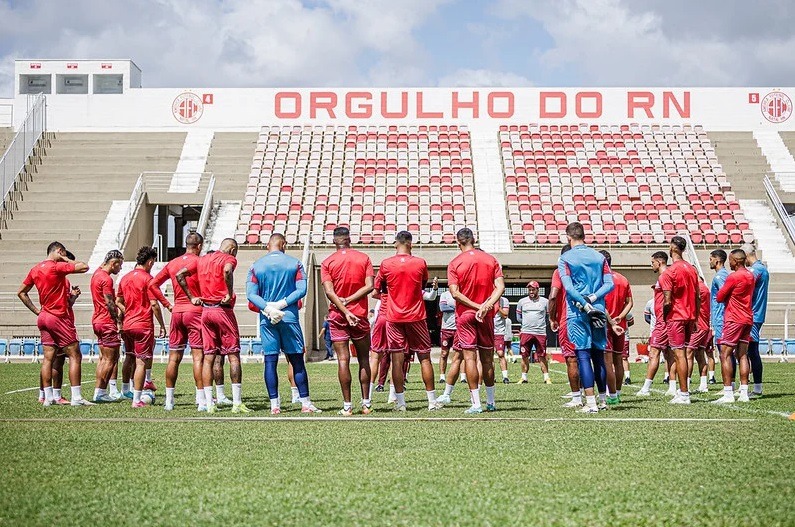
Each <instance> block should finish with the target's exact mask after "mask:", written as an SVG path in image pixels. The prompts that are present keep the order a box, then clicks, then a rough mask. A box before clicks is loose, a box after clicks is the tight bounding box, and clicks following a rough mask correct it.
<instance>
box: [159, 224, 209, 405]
mask: <svg viewBox="0 0 795 527" xmlns="http://www.w3.org/2000/svg"><path fill="white" fill-rule="evenodd" d="M203 244H204V238H203V237H202V235H201V234H199V233H198V232H191V233H189V234H188V235H187V236H186V237H185V254H183V255H182V256H178V257H176V258H174V259H173V260H171V261H170V262H168V264H167V265H166V266H165V267H163V270H161V271H160V272H159V273H157V276H155V277H154V278H153V279H152V280H151V281H150V282H149V287H150V289H152V292H153V294H155V291H154V290H155V289H158V290H159V289H160V286H162V285H163V284H164V283H165V282H166V280H170V281H171V288H172V289H173V290H174V307H173V310H172V313H171V325H170V328H169V332H168V366H166V404H165V407H164V409H165V410H173V409H174V388H175V386H176V385H177V375H178V374H179V365H180V363H181V362H182V357H183V355H184V353H185V346H186V345H190V354H191V358H192V359H193V382H194V384H195V386H196V404H197V405H198V411H200V412H203V411H207V400H206V397H205V395H204V382H203V381H202V367H203V363H204V351H203V348H202V307H201V306H200V305H199V306H196V305H194V304H193V303H192V302H191V301H190V299H189V298H188V296H187V295H186V294H185V293H184V292H183V290H182V287H181V286H180V285H179V282H178V281H177V274H178V273H179V272H180V271H183V270H184V271H185V276H186V278H185V282H186V284H187V286H188V289H189V290H190V292H191V294H192V295H193V296H194V297H200V296H201V290H200V287H199V275H198V273H197V272H196V269H197V266H198V263H199V255H200V254H201V250H202V246H203ZM221 375H223V370H221ZM221 404H222V401H218V406H221Z"/></svg>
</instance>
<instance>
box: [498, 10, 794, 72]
mask: <svg viewBox="0 0 795 527" xmlns="http://www.w3.org/2000/svg"><path fill="white" fill-rule="evenodd" d="M663 4H664V3H659V2H658V3H655V4H654V5H650V4H649V3H648V2H646V3H645V4H638V3H634V2H627V1H623V2H622V1H620V0H546V1H543V2H533V3H528V2H524V1H522V0H503V1H502V2H501V4H500V5H499V7H498V9H497V12H498V13H500V14H501V15H502V16H504V17H516V16H525V17H531V18H535V19H537V20H538V21H540V22H541V23H542V25H543V27H544V29H545V30H546V31H547V32H548V33H549V35H550V36H551V38H552V40H553V45H552V46H551V47H550V48H549V49H548V50H545V51H543V52H542V53H541V54H540V60H541V62H542V64H544V65H545V66H546V67H548V68H550V69H551V70H556V69H560V70H564V69H574V70H576V72H577V74H578V75H577V76H578V77H579V78H580V79H581V82H582V83H584V84H596V85H606V86H616V85H618V86H622V85H641V86H649V85H662V86H666V85H684V86H691V85H695V86H742V85H764V84H772V85H776V84H791V79H792V75H793V73H795V64H792V62H791V61H790V62H787V61H780V60H777V59H773V57H779V58H780V57H783V56H787V55H788V54H789V52H790V51H789V50H791V49H792V46H793V44H795V38H794V37H793V36H792V35H791V34H789V35H787V36H786V37H782V36H780V34H779V36H777V35H768V34H766V33H765V32H764V31H763V30H762V28H760V29H759V31H757V32H756V33H751V32H750V31H746V32H745V33H744V35H743V37H742V38H737V37H736V36H735V35H736V34H737V32H736V31H735V30H734V29H733V26H732V25H731V24H728V23H727V22H726V21H725V20H723V21H722V22H721V23H720V24H712V23H711V22H712V21H711V19H710V11H709V10H707V9H696V10H695V11H694V12H693V16H695V17H696V18H700V19H701V20H700V21H699V20H695V21H691V22H690V24H691V26H698V25H699V24H701V27H702V30H701V31H695V30H687V31H680V32H677V31H676V28H675V27H671V26H672V25H673V24H670V23H668V20H667V19H666V17H668V18H671V19H675V20H678V19H681V18H682V17H683V16H686V15H684V14H682V13H678V12H676V13H674V12H673V11H672V10H666V9H664V6H663V7H659V6H662V5H663ZM688 6H689V4H688V5H683V6H680V7H681V8H682V9H689V7H688ZM723 6H726V8H727V9H728V8H730V7H733V8H735V9H739V7H738V4H737V3H736V2H735V3H731V2H726V3H725V4H724V3H721V6H718V8H720V7H723ZM652 7H655V9H652ZM737 16H739V15H737ZM677 17H678V18H677ZM724 18H725V17H724ZM733 22H734V23H735V24H736V23H737V21H733Z"/></svg>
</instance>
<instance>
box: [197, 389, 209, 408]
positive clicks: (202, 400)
mask: <svg viewBox="0 0 795 527" xmlns="http://www.w3.org/2000/svg"><path fill="white" fill-rule="evenodd" d="M196 405H197V406H207V397H205V395H204V389H203V388H202V389H201V390H200V389H198V388H196Z"/></svg>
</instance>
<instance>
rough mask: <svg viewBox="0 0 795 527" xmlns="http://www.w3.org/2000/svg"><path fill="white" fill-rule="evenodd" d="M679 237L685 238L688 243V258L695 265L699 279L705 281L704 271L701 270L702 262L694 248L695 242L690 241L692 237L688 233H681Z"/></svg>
mask: <svg viewBox="0 0 795 527" xmlns="http://www.w3.org/2000/svg"><path fill="white" fill-rule="evenodd" d="M679 236H681V237H682V238H684V239H685V241H686V242H687V256H688V259H689V260H690V263H691V264H693V267H695V268H696V271H698V277H699V278H701V279H702V280H705V278H704V271H703V270H702V269H701V262H700V261H699V259H698V254H697V253H696V248H695V247H694V246H693V240H691V239H690V235H689V234H688V233H686V232H680V233H679Z"/></svg>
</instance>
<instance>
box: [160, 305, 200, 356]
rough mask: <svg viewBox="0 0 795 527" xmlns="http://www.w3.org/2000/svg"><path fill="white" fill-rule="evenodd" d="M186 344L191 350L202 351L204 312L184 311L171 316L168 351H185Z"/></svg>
mask: <svg viewBox="0 0 795 527" xmlns="http://www.w3.org/2000/svg"><path fill="white" fill-rule="evenodd" d="M185 343H187V344H188V345H189V346H190V348H191V349H202V312H201V311H182V312H180V313H172V314H171V328H170V329H169V333H168V349H169V350H171V351H184V350H185Z"/></svg>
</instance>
